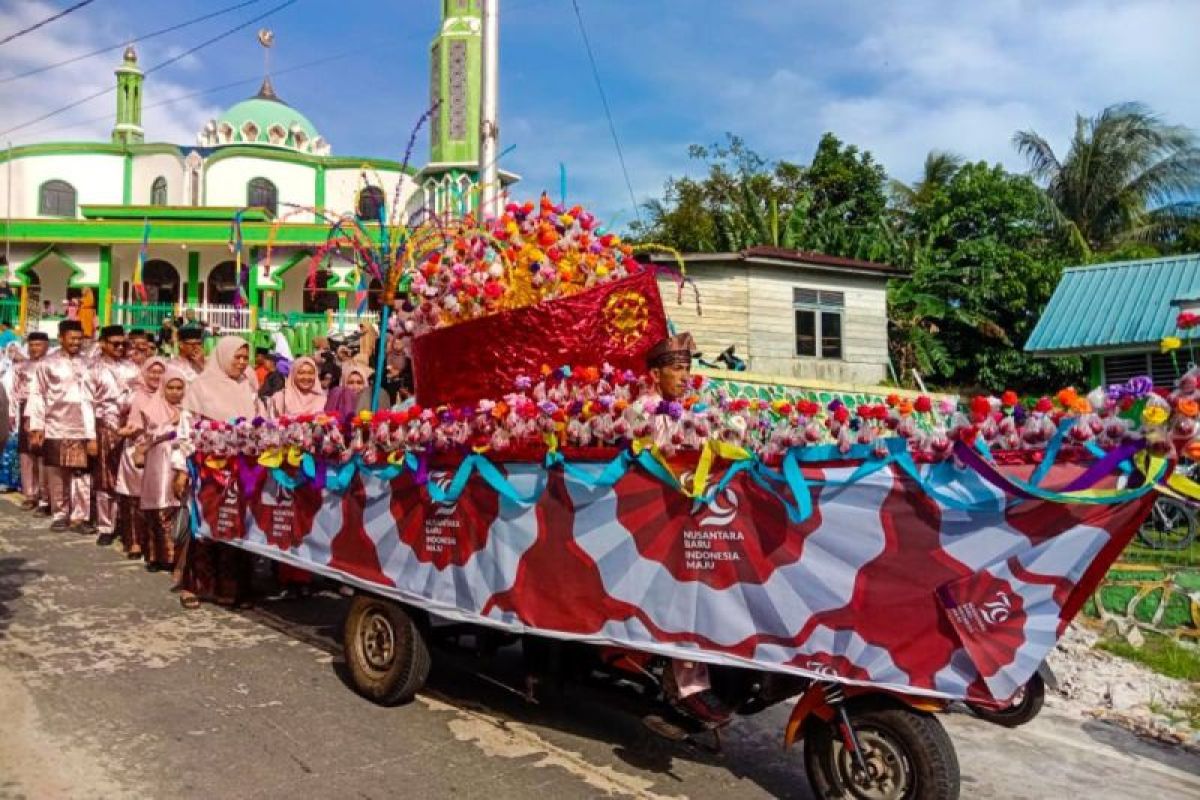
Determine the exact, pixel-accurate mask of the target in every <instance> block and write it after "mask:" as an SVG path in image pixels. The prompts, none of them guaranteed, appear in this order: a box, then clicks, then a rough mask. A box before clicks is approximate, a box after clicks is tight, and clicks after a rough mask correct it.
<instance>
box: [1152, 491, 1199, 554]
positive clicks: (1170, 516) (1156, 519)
mask: <svg viewBox="0 0 1200 800" xmlns="http://www.w3.org/2000/svg"><path fill="white" fill-rule="evenodd" d="M1196 528H1197V522H1196V512H1195V511H1193V510H1192V507H1191V506H1189V505H1188V504H1187V503H1184V502H1182V501H1180V500H1176V499H1175V498H1173V497H1160V498H1158V499H1157V500H1155V501H1154V505H1153V506H1152V507H1151V509H1150V516H1148V517H1147V518H1146V521H1145V522H1143V523H1142V526H1141V527H1140V528H1138V539H1140V540H1141V543H1142V544H1143V545H1144V546H1146V547H1149V548H1150V549H1151V550H1186V549H1187V548H1188V547H1189V546H1191V544H1192V542H1194V541H1195V540H1196Z"/></svg>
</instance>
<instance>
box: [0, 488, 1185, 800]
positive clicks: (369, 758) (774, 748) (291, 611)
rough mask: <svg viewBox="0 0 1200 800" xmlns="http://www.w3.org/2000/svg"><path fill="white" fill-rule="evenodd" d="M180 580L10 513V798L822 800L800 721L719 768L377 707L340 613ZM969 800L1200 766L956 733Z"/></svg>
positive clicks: (629, 738) (1162, 790) (1153, 776)
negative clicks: (181, 587) (811, 783)
mask: <svg viewBox="0 0 1200 800" xmlns="http://www.w3.org/2000/svg"><path fill="white" fill-rule="evenodd" d="M168 585H169V579H168V578H167V577H166V576H164V575H161V574H150V573H147V572H145V571H144V570H143V569H142V568H141V566H140V565H139V564H136V563H132V562H128V561H125V560H124V559H122V557H121V555H120V553H119V552H118V551H117V550H116V549H100V548H98V547H96V546H95V544H94V543H93V540H92V539H88V538H84V537H79V536H75V535H72V534H67V533H55V532H51V531H49V530H48V529H47V527H46V523H45V521H44V520H43V519H42V518H33V517H30V516H28V515H26V514H23V513H22V512H19V511H17V510H16V509H15V507H14V506H12V505H11V504H10V503H7V502H4V501H3V500H0V798H5V799H7V798H35V799H37V800H41V798H105V800H108V799H109V798H124V797H130V798H203V799H204V800H212V799H213V798H285V799H286V800H294V798H298V797H303V798H325V797H337V798H391V797H414V798H439V797H451V796H453V797H456V798H458V797H461V798H488V800H497V799H498V798H529V797H538V796H541V797H546V798H555V800H559V799H560V798H564V799H565V798H583V797H617V798H621V797H635V798H682V797H689V798H730V797H738V798H743V797H744V798H760V797H787V798H809V797H811V794H810V792H809V789H808V786H807V783H806V781H805V779H804V777H803V769H802V765H801V759H800V756H799V753H784V752H782V751H781V749H780V739H781V736H780V734H781V730H782V725H783V719H784V709H773V710H772V711H769V712H767V713H765V714H763V715H760V716H758V717H754V718H752V719H748V720H739V721H738V722H737V723H735V725H734V727H733V728H732V729H731V730H730V732H729V733H728V734H727V735H726V736H725V740H724V752H723V754H721V755H713V754H710V753H707V752H703V751H697V750H695V749H690V748H686V747H682V746H677V745H672V744H669V743H666V742H662V741H660V740H657V739H655V738H654V737H653V736H651V735H650V734H649V733H648V732H646V731H645V730H644V729H643V727H642V725H641V723H640V721H638V720H636V719H633V718H631V717H628V716H626V715H623V714H622V713H621V712H619V711H617V710H616V709H614V708H613V706H612V703H611V702H609V698H606V696H604V695H596V694H591V693H589V692H587V691H581V692H579V693H577V694H575V695H573V696H572V700H571V702H572V705H571V706H569V707H567V708H547V707H542V706H532V705H529V704H526V703H525V702H524V701H522V700H521V699H520V698H518V697H516V696H514V695H512V694H510V693H509V692H508V691H507V690H505V689H503V688H500V687H497V686H496V685H494V684H493V683H491V682H490V681H489V680H486V679H484V678H481V677H479V676H478V675H477V674H475V672H474V671H473V670H472V668H471V664H470V663H466V662H464V660H463V659H461V658H456V659H453V660H452V661H453V663H446V662H445V661H442V662H435V667H434V676H433V679H432V681H431V685H430V687H429V689H428V690H427V691H426V692H425V693H423V694H422V695H421V696H420V697H419V698H418V699H417V700H416V701H415V702H413V703H412V704H410V705H408V706H406V707H403V708H393V709H384V708H379V707H376V706H374V705H372V704H370V703H368V702H366V701H364V700H362V699H360V698H359V697H358V696H357V695H355V694H354V693H353V692H352V691H351V690H350V689H349V688H348V687H347V686H346V683H345V672H344V670H343V669H342V667H341V663H340V646H339V645H338V644H337V642H338V637H339V625H340V621H341V615H342V613H343V611H344V609H345V603H346V601H345V600H344V599H343V598H340V597H338V596H337V595H335V594H332V593H330V594H323V595H320V596H318V597H315V598H312V599H310V600H307V601H277V602H273V603H264V604H262V605H261V606H260V607H259V608H257V609H254V610H251V611H245V612H231V611H225V610H221V609H216V608H211V607H205V608H204V609H202V610H200V611H194V612H185V611H183V610H182V609H181V608H180V607H179V605H178V602H177V600H176V598H175V596H174V595H172V594H170V593H169V592H168ZM943 720H944V722H945V723H946V725H947V727H948V728H949V730H950V733H951V736H952V737H953V739H954V741H955V744H956V746H957V749H958V754H959V759H960V762H961V764H962V772H963V797H964V798H1005V799H1006V800H1016V799H1018V798H1056V799H1057V798H1064V797H1081V798H1089V799H1090V800H1094V799H1096V798H1147V800H1148V799H1149V798H1174V797H1181V798H1182V797H1193V798H1200V759H1197V758H1194V757H1190V756H1185V755H1183V754H1181V753H1179V752H1177V751H1172V750H1168V749H1165V748H1161V747H1158V746H1155V745H1151V744H1147V743H1144V742H1141V741H1139V740H1137V739H1136V738H1134V737H1133V736H1131V735H1128V734H1126V733H1124V732H1122V731H1120V730H1118V729H1115V728H1112V727H1110V726H1107V725H1104V724H1102V723H1082V724H1081V723H1079V722H1077V721H1073V720H1070V719H1068V718H1067V717H1065V716H1062V715H1060V714H1057V713H1055V712H1054V711H1053V709H1050V710H1049V711H1047V712H1045V713H1044V714H1043V715H1042V716H1041V717H1039V718H1038V719H1037V720H1035V721H1034V723H1032V724H1031V725H1029V726H1026V727H1025V728H1022V729H1020V730H1017V731H1005V730H1003V729H1000V728H996V727H992V726H990V725H986V724H984V723H981V722H979V721H977V720H975V719H973V718H971V717H969V716H967V715H965V714H954V715H948V716H946V717H944V718H943Z"/></svg>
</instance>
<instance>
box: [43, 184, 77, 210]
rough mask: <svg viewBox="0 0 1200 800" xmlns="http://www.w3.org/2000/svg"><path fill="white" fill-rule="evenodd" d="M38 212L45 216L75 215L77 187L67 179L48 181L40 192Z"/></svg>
mask: <svg viewBox="0 0 1200 800" xmlns="http://www.w3.org/2000/svg"><path fill="white" fill-rule="evenodd" d="M38 213H39V214H41V215H42V216H44V217H73V216H75V187H74V186H72V185H71V184H69V183H67V182H66V181H59V180H53V181H46V182H45V183H43V184H42V188H41V190H40V191H39V192H38Z"/></svg>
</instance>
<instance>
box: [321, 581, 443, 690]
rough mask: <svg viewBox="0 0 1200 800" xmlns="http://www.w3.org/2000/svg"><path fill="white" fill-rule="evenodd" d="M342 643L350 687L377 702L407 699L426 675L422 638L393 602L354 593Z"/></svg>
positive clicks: (426, 651) (426, 656)
mask: <svg viewBox="0 0 1200 800" xmlns="http://www.w3.org/2000/svg"><path fill="white" fill-rule="evenodd" d="M342 644H343V646H344V647H345V652H346V662H347V664H348V665H349V667H350V675H351V677H352V678H353V681H354V688H355V690H357V691H358V693H359V694H361V695H362V696H363V697H365V698H367V699H368V700H372V701H374V702H376V703H378V704H380V705H383V706H394V705H399V704H400V703H407V702H408V701H410V700H412V698H413V696H414V695H415V694H416V693H417V692H419V691H420V690H421V688H422V687H423V686H424V685H425V679H426V678H428V677H429V666H430V656H429V648H428V646H427V645H426V644H425V637H424V635H423V634H422V633H421V630H420V629H419V628H418V627H417V626H416V624H415V623H414V622H413V621H412V618H411V617H409V615H408V613H407V612H405V610H404V608H403V607H401V606H400V604H399V603H394V602H392V601H390V600H383V599H380V598H378V597H371V596H370V595H361V594H360V595H357V596H355V598H354V600H353V601H352V602H351V604H350V611H349V613H348V614H347V615H346V625H345V629H344V630H343V634H342Z"/></svg>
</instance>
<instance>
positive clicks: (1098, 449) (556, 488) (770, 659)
mask: <svg viewBox="0 0 1200 800" xmlns="http://www.w3.org/2000/svg"><path fill="white" fill-rule="evenodd" d="M384 249H386V250H387V251H388V252H389V253H390V254H391V255H390V256H387V257H386V258H384V257H383V256H380V257H379V258H378V263H375V265H374V269H376V270H377V272H378V273H379V276H380V277H382V278H384V279H386V280H387V285H388V286H391V287H394V288H395V289H397V290H399V295H398V296H399V297H400V298H401V299H402V301H403V305H402V306H400V307H399V308H400V310H399V312H398V313H399V315H400V317H401V319H400V320H399V321H398V322H393V329H394V331H395V332H396V334H397V335H411V336H412V339H411V353H412V355H413V358H414V362H415V377H416V401H417V402H416V404H412V405H408V406H406V407H404V408H401V409H397V410H391V409H381V410H378V411H376V412H374V413H369V412H364V413H363V414H361V415H359V416H358V417H355V418H352V419H348V420H346V419H335V418H330V417H325V416H314V417H301V418H294V419H286V418H285V419H278V420H271V421H266V420H240V421H231V422H230V423H228V424H206V425H202V426H201V428H200V430H199V431H198V434H197V438H196V441H195V445H196V455H195V458H194V460H193V465H194V466H193V468H194V470H195V478H196V480H195V481H194V482H193V485H194V489H195V492H194V502H193V503H192V506H191V508H192V514H193V521H194V529H195V534H196V535H197V536H199V537H202V538H205V539H211V540H215V541H218V542H222V543H224V544H226V545H228V546H232V547H239V548H243V549H245V550H248V551H250V552H252V553H255V554H257V555H260V556H263V557H266V558H269V559H272V560H274V561H278V562H282V563H286V564H289V565H291V566H294V567H299V568H303V569H305V570H308V571H310V572H313V573H316V574H318V575H322V576H325V577H328V578H331V579H334V580H336V581H339V582H341V583H344V584H347V585H349V586H351V587H354V588H355V589H356V590H358V591H359V592H361V594H362V595H363V597H365V598H367V599H366V600H365V601H363V602H362V603H357V601H356V603H357V604H356V606H355V611H354V612H352V618H351V624H348V627H347V640H346V642H347V657H348V659H349V660H350V661H351V664H352V667H354V670H355V674H356V681H357V682H358V684H359V688H360V690H362V691H364V693H366V694H368V695H370V696H373V697H375V698H376V699H380V700H384V701H395V700H401V699H405V698H406V697H410V696H411V694H412V693H413V692H415V691H416V690H417V689H418V688H419V686H420V684H421V682H423V680H424V677H425V674H427V672H428V669H429V661H428V651H427V650H426V647H425V639H427V638H428V637H429V636H430V635H432V634H431V632H432V630H433V629H434V627H435V626H436V625H437V624H444V623H455V624H459V625H467V626H471V627H473V628H477V629H480V630H484V629H486V630H492V631H498V632H500V633H502V634H511V635H512V637H516V638H524V639H526V640H528V639H529V638H530V637H532V638H534V639H537V640H541V641H552V642H565V643H568V644H569V645H571V646H574V645H575V644H583V645H588V646H594V648H595V649H597V652H607V653H613V652H615V653H626V654H639V655H638V658H639V660H637V667H638V669H639V670H640V671H641V672H643V673H646V675H648V676H650V678H651V679H656V678H658V677H659V676H660V675H661V669H662V664H664V663H670V662H671V661H673V660H674V661H678V660H684V661H691V662H701V663H706V664H709V665H712V666H713V669H714V670H717V671H718V672H720V671H721V670H731V671H734V672H739V673H740V672H743V671H744V672H745V673H746V674H754V675H758V676H767V678H765V679H761V680H758V682H757V683H755V687H756V689H755V691H756V692H757V695H755V697H754V698H751V699H753V700H754V701H755V702H758V703H759V704H760V705H761V704H763V703H768V702H772V701H775V700H779V699H784V698H786V697H796V696H799V697H801V700H800V702H799V703H798V704H797V706H796V711H795V712H794V713H793V720H792V725H791V726H790V727H789V731H788V740H789V742H790V741H791V740H792V739H794V738H796V737H797V736H799V735H802V734H805V733H806V732H807V733H808V735H809V736H810V737H815V741H819V742H824V743H826V744H827V745H828V746H827V747H825V748H824V749H823V750H822V749H821V748H819V747H816V746H814V747H813V752H814V753H816V755H814V756H812V758H813V759H816V760H815V761H811V762H810V763H809V765H808V766H809V774H810V777H811V778H812V780H813V782H814V785H816V786H817V787H818V791H821V792H823V793H828V794H829V795H830V796H833V795H834V794H835V793H836V791H837V787H839V786H843V787H845V786H855V785H860V786H867V785H876V786H882V785H883V782H884V781H885V779H886V780H892V783H891V784H888V785H891V786H893V788H894V787H896V786H899V787H901V788H902V789H903V791H901V792H900V793H899V794H895V796H897V797H900V796H932V797H941V796H954V795H955V794H956V793H957V765H956V764H955V763H953V752H952V751H950V753H949V756H947V755H946V754H945V753H941V754H934V755H930V754H929V753H924V754H921V753H916V754H915V755H914V754H913V753H908V754H907V755H906V758H908V759H909V763H908V766H907V769H908V773H906V775H907V777H904V780H906V781H907V783H902V782H897V781H899V780H900V779H898V778H895V776H894V775H893V776H892V778H886V776H884V777H881V776H883V775H884V773H887V772H888V764H889V762H888V758H887V752H888V751H887V748H886V747H885V746H884V745H882V744H881V745H878V746H876V747H874V748H873V747H872V743H874V742H876V741H877V740H880V741H882V740H886V738H887V737H886V736H884V734H886V733H887V732H888V731H891V733H892V734H893V735H894V738H895V737H898V738H900V739H904V738H905V737H904V736H902V735H900V734H897V733H896V731H899V730H901V729H904V726H905V725H908V726H910V727H911V726H912V725H917V724H918V723H919V724H922V725H924V724H927V723H928V720H926V718H925V717H924V716H923V712H924V711H928V710H933V709H937V708H940V707H942V706H943V705H944V703H945V702H947V701H952V700H965V701H969V702H973V703H978V704H981V705H982V706H991V707H997V708H998V707H1002V706H1004V705H1005V704H1007V703H1009V702H1011V701H1012V698H1014V696H1016V695H1018V694H1019V693H1020V692H1022V691H1023V690H1025V688H1026V687H1028V686H1029V685H1030V683H1031V681H1032V680H1034V678H1035V675H1036V674H1037V672H1038V670H1039V667H1040V666H1041V665H1042V663H1043V661H1044V659H1045V658H1046V656H1047V654H1048V653H1049V652H1050V651H1051V650H1052V649H1053V647H1054V645H1055V643H1056V641H1057V639H1058V637H1059V636H1060V635H1061V634H1062V632H1063V630H1064V629H1065V627H1066V626H1067V625H1068V624H1069V623H1070V621H1071V620H1072V618H1073V617H1074V616H1075V615H1076V614H1077V613H1078V611H1079V610H1080V608H1081V606H1082V605H1083V603H1084V601H1085V599H1086V598H1087V597H1088V596H1089V595H1090V593H1091V592H1092V591H1093V590H1094V588H1095V586H1096V584H1097V582H1098V581H1099V580H1100V578H1101V577H1102V576H1103V574H1104V572H1105V571H1106V569H1107V568H1108V566H1109V565H1110V564H1111V562H1112V561H1113V560H1114V559H1115V558H1116V557H1117V556H1118V554H1119V553H1120V552H1121V550H1122V549H1123V548H1124V547H1125V545H1126V544H1127V543H1128V542H1129V540H1130V538H1131V537H1132V536H1133V534H1134V533H1135V531H1136V529H1137V527H1138V525H1139V523H1140V522H1141V520H1142V519H1143V518H1144V517H1145V516H1146V513H1147V510H1148V508H1149V506H1150V504H1151V503H1152V502H1153V499H1154V497H1155V489H1156V487H1157V486H1158V485H1160V484H1161V483H1162V482H1163V481H1165V480H1167V478H1168V475H1169V472H1170V464H1169V461H1168V460H1167V459H1165V458H1164V456H1165V455H1167V454H1168V452H1169V450H1170V439H1171V436H1172V434H1173V430H1172V427H1171V426H1172V424H1173V423H1172V419H1173V416H1172V413H1171V405H1170V403H1169V402H1167V401H1166V400H1164V399H1162V398H1160V397H1158V396H1156V395H1154V394H1153V393H1151V392H1150V391H1149V388H1148V387H1143V386H1135V385H1130V386H1127V387H1117V388H1118V389H1119V391H1112V392H1106V391H1101V392H1098V393H1093V394H1092V395H1089V396H1087V397H1083V396H1079V395H1076V394H1075V393H1074V392H1072V391H1069V390H1068V391H1064V392H1062V393H1059V395H1058V396H1057V397H1055V398H1043V399H1042V400H1041V401H1039V402H1037V403H1035V404H1029V405H1026V404H1024V403H1021V402H1020V401H1019V399H1018V398H1015V396H1010V395H1009V394H1006V395H1005V396H1004V397H1001V398H990V399H989V398H976V399H975V401H973V402H972V403H971V404H970V406H969V407H968V408H964V409H960V408H958V406H957V404H956V403H954V402H946V401H934V400H932V399H931V398H929V397H920V396H918V397H911V396H905V397H900V396H893V397H885V398H884V399H883V400H882V401H881V402H870V403H862V404H860V405H857V406H854V407H852V406H851V405H848V404H847V403H846V402H844V400H842V399H840V398H834V399H832V400H830V401H829V402H827V403H821V402H817V401H814V400H812V399H807V398H804V397H800V396H796V397H788V396H776V397H775V398H774V399H757V398H753V399H751V398H746V397H736V396H734V395H733V394H731V393H730V392H729V391H728V390H727V388H725V387H722V386H721V385H720V384H719V383H716V382H706V381H704V380H703V379H701V378H698V377H697V378H696V379H695V380H694V384H693V386H692V389H693V392H692V393H690V394H689V395H688V396H687V397H686V398H680V399H676V400H664V399H663V398H661V397H660V396H658V395H656V394H653V392H652V389H651V387H648V386H647V385H646V380H645V377H644V372H645V370H644V361H645V355H646V352H647V350H648V349H649V348H650V347H651V346H652V345H653V344H655V343H656V342H657V341H658V340H660V339H662V338H663V337H665V336H666V334H667V324H666V319H665V314H664V312H663V305H662V301H661V299H660V297H659V292H658V284H657V281H656V275H655V274H654V273H653V272H651V271H650V270H649V269H648V268H643V267H642V266H641V265H640V264H639V263H638V262H637V260H636V258H635V254H634V253H633V251H632V250H631V249H630V248H628V247H626V246H624V245H622V244H621V243H620V241H619V240H618V239H616V237H614V236H612V235H611V234H607V233H605V232H603V231H602V230H598V229H597V226H596V224H595V222H594V221H593V220H592V219H591V218H590V217H589V216H588V215H587V214H586V213H585V212H582V211H581V210H579V209H564V208H561V207H556V206H554V205H553V204H550V203H549V202H548V201H545V200H543V202H542V203H541V205H540V206H535V205H533V204H527V205H525V206H510V207H509V208H508V209H507V210H506V212H505V214H504V215H503V217H502V218H501V219H499V220H495V221H492V222H489V223H488V224H487V225H482V224H477V223H474V222H472V221H471V220H470V219H469V218H468V219H467V220H465V221H459V222H455V223H446V222H441V223H437V224H433V223H429V224H427V225H425V226H423V227H420V228H417V229H415V230H411V231H406V233H405V235H404V236H403V237H400V238H398V239H396V240H395V241H392V242H391V243H390V245H389V247H388V248H384ZM363 251H364V252H366V249H365V248H364V249H363ZM359 256H360V257H363V253H362V252H359ZM314 269H315V265H314ZM677 277H678V276H677ZM680 286H681V296H682V288H683V287H682V284H681V285H680ZM386 324H387V323H386V321H385V325H386ZM1193 388H1194V387H1193ZM647 658H648V659H651V660H649V661H648V660H646V659H647ZM654 659H658V661H657V664H658V667H657V669H656V667H655V666H654V664H655V663H656V662H655V661H654ZM605 663H607V664H608V665H610V666H611V665H612V663H613V662H612V661H611V659H610V660H608V661H607V662H605ZM770 676H777V678H778V680H777V681H775V682H772V680H771V679H770ZM779 681H782V685H785V686H787V687H789V689H788V690H787V691H781V692H779V693H778V694H776V695H772V694H770V692H771V691H772V690H771V689H770V687H771V686H776V687H777V686H779V685H781V684H780V683H779ZM764 687H767V688H764ZM660 688H661V687H660ZM747 691H749V690H748V689H747ZM814 692H816V694H814ZM881 697H886V698H889V700H888V703H890V704H893V705H895V706H897V707H900V708H903V710H904V712H905V713H907V714H909V715H910V716H911V719H909V718H908V717H905V718H903V719H902V720H901V721H902V722H903V724H901V723H900V722H897V721H896V720H895V719H892V718H891V717H887V718H883V717H879V716H878V714H879V713H881V712H880V711H879V709H880V708H883V709H884V710H885V711H888V710H889V709H890V711H889V713H891V712H894V711H896V709H895V708H892V706H891V705H887V704H884V705H880V702H881V701H880V700H879V698H881ZM846 698H850V699H846ZM854 698H864V699H863V700H862V704H861V705H857V706H856V705H854V702H853V700H854ZM865 698H873V699H871V700H870V703H868V702H867V700H866V699H865ZM751 699H747V698H742V701H743V702H744V706H743V707H744V708H750V707H751V705H752V703H751ZM847 708H849V709H851V710H857V711H858V712H861V713H862V714H864V715H867V714H871V713H874V714H876V715H877V716H876V717H873V718H870V717H866V716H864V717H862V718H860V719H857V720H856V722H855V723H854V725H853V726H851V725H846V728H847V729H848V732H843V734H842V736H841V737H840V738H839V736H838V735H837V734H835V733H829V732H828V731H829V730H833V729H832V728H830V729H828V730H827V729H825V728H818V729H811V728H809V727H808V726H809V725H811V724H812V722H813V720H816V719H818V718H819V719H821V720H824V721H826V722H829V721H836V720H839V719H841V720H846V721H848V717H845V716H842V715H843V714H845V710H846V709H847ZM809 715H811V716H812V719H809V718H808V716H809ZM871 720H874V722H871ZM880 720H882V721H880ZM889 720H891V721H890V722H889ZM904 720H907V721H904ZM913 720H916V721H913ZM922 720H925V721H922ZM931 724H934V725H936V723H931ZM872 725H873V726H874V727H872ZM889 726H890V727H889ZM856 729H857V733H856V732H855V731H856ZM906 730H907V729H906ZM880 731H883V733H880ZM869 732H873V733H870V734H869ZM901 732H903V731H901ZM927 733H928V731H927ZM935 733H936V735H938V736H940V737H941V738H942V739H945V734H944V732H941V729H940V727H937V728H936V731H935ZM929 735H933V734H929ZM870 736H874V737H875V738H870ZM847 737H848V738H847ZM880 737H883V738H882V739H880ZM919 739H920V737H919V736H916V735H912V736H909V737H908V739H907V741H908V743H909V746H911V747H917V746H918V745H916V744H913V742H917V741H918V740H919ZM939 741H940V740H939ZM822 753H823V754H824V755H822ZM872 759H876V760H878V763H876V761H873V760H872ZM901 760H903V759H901ZM892 766H896V764H892ZM900 766H903V765H900ZM902 777H903V776H902ZM935 785H936V787H940V788H937V789H936V791H935V789H934V788H930V787H934V786H935ZM914 786H917V787H918V788H920V787H924V789H923V790H928V793H925V794H915V795H908V794H905V793H904V792H907V791H911V790H912V789H913V787H914ZM904 787H907V788H904ZM856 796H857V795H856ZM872 796H874V795H872ZM880 796H889V795H888V794H886V793H885V794H882V795H880Z"/></svg>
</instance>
